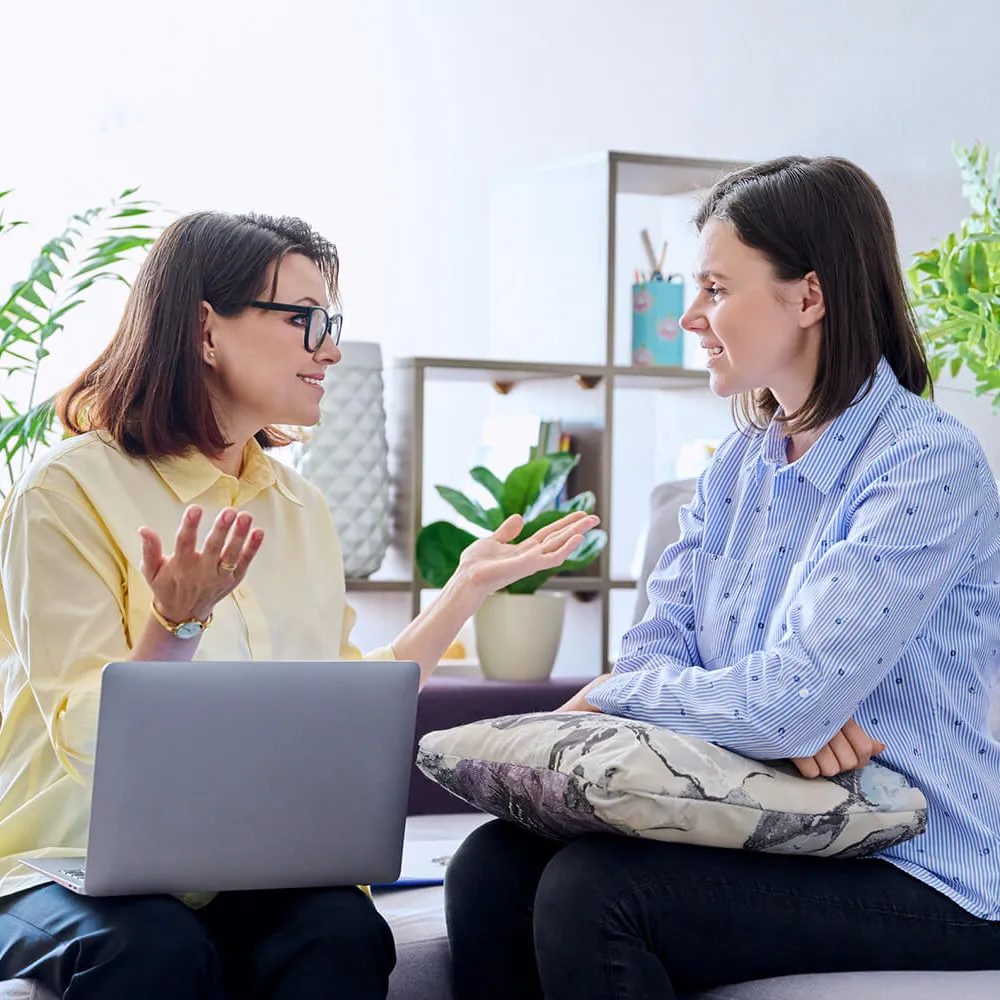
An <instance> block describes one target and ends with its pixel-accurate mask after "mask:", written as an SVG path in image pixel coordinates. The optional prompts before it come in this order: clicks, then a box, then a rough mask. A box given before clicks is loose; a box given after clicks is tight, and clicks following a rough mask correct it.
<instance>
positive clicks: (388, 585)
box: [346, 580, 413, 594]
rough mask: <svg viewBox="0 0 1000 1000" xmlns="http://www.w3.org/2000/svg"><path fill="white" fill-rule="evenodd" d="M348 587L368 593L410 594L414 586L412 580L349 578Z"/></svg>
mask: <svg viewBox="0 0 1000 1000" xmlns="http://www.w3.org/2000/svg"><path fill="white" fill-rule="evenodd" d="M346 583H347V589H348V590H349V591H351V590H353V591H356V592H358V593H368V594H408V593H409V592H410V590H411V589H412V587H413V583H412V581H410V580H347V581H346Z"/></svg>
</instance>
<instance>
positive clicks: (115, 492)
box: [0, 431, 394, 896]
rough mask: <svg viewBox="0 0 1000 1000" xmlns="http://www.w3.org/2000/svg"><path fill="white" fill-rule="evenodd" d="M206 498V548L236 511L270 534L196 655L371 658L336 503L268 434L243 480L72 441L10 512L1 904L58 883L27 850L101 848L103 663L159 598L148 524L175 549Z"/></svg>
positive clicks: (4, 615) (1, 739) (201, 460)
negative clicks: (190, 514) (145, 565)
mask: <svg viewBox="0 0 1000 1000" xmlns="http://www.w3.org/2000/svg"><path fill="white" fill-rule="evenodd" d="M191 503H198V504H200V505H201V506H202V507H203V508H204V512H205V513H204V516H203V517H202V521H201V525H200V533H199V544H201V543H203V542H204V538H205V535H206V534H207V533H208V530H209V528H210V526H211V525H212V523H213V521H214V520H215V517H216V515H217V514H218V513H219V511H220V510H222V509H223V508H224V507H227V506H232V507H236V508H239V509H242V510H247V511H249V512H250V513H251V514H253V516H254V527H259V528H263V529H264V542H263V545H262V546H261V549H260V551H259V552H258V554H257V556H256V558H255V559H254V561H253V563H252V564H251V566H250V570H249V572H248V574H247V576H246V579H245V580H244V581H243V583H242V584H241V585H240V586H239V587H238V588H237V589H236V590H235V591H234V592H233V593H232V594H231V595H230V596H229V597H227V598H226V599H225V600H223V601H221V602H220V603H219V604H218V605H217V606H216V608H215V617H214V619H213V621H212V624H211V625H210V626H209V628H208V629H207V630H206V631H205V632H204V634H203V635H202V637H201V642H200V645H199V646H198V649H197V651H196V653H195V657H194V659H195V660H196V661H197V660H240V659H248V660H249V659H258V660H328V659H329V660H332V659H361V653H360V651H359V650H358V649H357V648H356V647H354V646H353V645H352V644H351V642H350V638H349V637H350V632H351V628H352V627H353V625H354V620H355V615H354V611H353V610H352V609H351V608H350V607H349V606H348V605H347V603H346V600H345V592H344V591H345V587H344V570H343V559H342V556H341V551H340V543H339V541H338V539H337V534H336V531H335V530H334V526H333V520H332V518H331V517H330V513H329V510H328V508H327V506H326V503H325V501H324V500H323V497H322V496H321V495H320V493H319V491H318V490H317V489H316V488H315V487H313V486H311V485H310V484H309V483H308V482H306V481H305V480H304V479H303V478H302V477H301V476H299V475H298V474H297V473H295V472H294V471H293V470H291V469H290V468H288V467H286V466H285V465H283V464H281V463H280V462H277V461H275V460H274V459H272V458H269V457H268V456H267V454H266V453H265V452H264V451H263V450H262V449H261V448H260V447H259V446H258V445H257V443H256V442H255V441H251V442H250V444H249V445H248V446H247V449H246V452H245V453H244V460H243V470H242V473H241V475H240V478H239V479H235V478H234V477H232V476H229V475H226V474H225V473H222V472H220V471H219V470H218V469H217V468H216V467H215V466H214V465H213V464H212V463H211V462H210V461H209V460H208V459H207V458H205V457H204V456H203V455H201V454H199V453H194V454H191V455H188V456H185V457H183V458H170V459H164V460H158V461H149V460H146V459H134V458H131V457H129V456H128V455H126V454H125V453H124V452H123V451H122V450H121V449H120V448H119V447H118V446H117V445H116V444H115V443H114V442H113V441H112V440H111V439H110V438H109V437H108V436H107V435H106V434H104V433H103V432H100V431H96V432H91V433H89V434H84V435H82V436H80V437H76V438H72V439H70V440H67V441H64V442H63V443H62V444H60V445H59V446H58V447H57V448H55V449H54V450H53V451H52V452H50V453H49V454H47V455H46V456H45V457H44V458H43V459H41V460H40V461H39V462H38V463H36V464H35V465H34V466H33V467H32V468H31V469H30V470H29V471H28V472H27V474H26V475H25V476H24V477H23V478H22V480H21V481H20V482H19V483H18V484H17V486H16V487H15V489H14V490H13V491H12V492H11V494H10V495H9V497H8V499H7V502H6V503H5V504H4V507H3V510H2V513H0V521H2V523H0V656H2V660H0V683H2V685H3V689H2V699H3V700H2V712H3V714H2V724H0V896H2V895H7V894H9V893H13V892H18V891H20V890H22V889H26V888H28V887H30V886H34V885H40V884H42V883H44V882H45V881H46V878H45V876H44V875H41V874H40V873H38V872H35V871H33V870H32V869H29V868H26V867H25V866H24V865H21V864H18V863H17V861H16V859H17V858H18V857H28V856H30V857H58V856H75V855H81V854H83V853H84V852H85V850H86V843H87V827H88V820H89V810H90V779H91V775H92V770H93V759H94V741H95V737H96V733H97V708H98V698H99V690H100V677H101V668H102V667H103V666H104V664H105V663H108V662H109V661H112V660H121V659H126V658H127V657H128V656H129V650H130V649H131V646H132V642H133V638H136V639H137V638H138V637H139V635H140V634H141V633H142V630H143V629H144V627H145V625H146V621H147V619H148V616H149V608H150V602H151V600H152V594H151V592H150V589H149V586H148V585H147V583H146V581H145V580H144V579H143V577H142V574H141V573H140V572H139V561H140V557H141V546H140V539H139V535H138V533H137V531H138V528H139V527H140V526H141V525H148V526H149V527H151V528H153V529H154V530H155V531H156V532H157V533H158V534H159V535H160V537H161V538H162V540H163V545H164V550H165V551H166V552H168V553H169V552H170V551H172V549H173V540H174V536H175V534H176V531H177V527H178V525H179V523H180V518H181V513H182V512H183V510H184V509H185V507H187V506H188V505H189V504H191ZM368 658H369V659H378V660H385V659H393V658H394V657H393V652H392V649H391V647H387V648H385V649H379V650H376V651H374V652H372V653H371V654H369V657H368Z"/></svg>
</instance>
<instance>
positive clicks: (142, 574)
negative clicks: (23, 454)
mask: <svg viewBox="0 0 1000 1000" xmlns="http://www.w3.org/2000/svg"><path fill="white" fill-rule="evenodd" d="M337 277H338V257H337V251H336V249H335V248H334V246H333V245H332V244H330V243H328V242H327V241H326V240H324V239H323V238H322V237H320V236H319V235H317V234H316V233H314V232H313V231H312V230H311V229H309V227H308V226H306V225H305V224H304V223H302V222H300V221H299V220H296V219H274V218H268V217H264V216H256V215H241V216H235V215H225V214H221V213H214V212H207V213H199V214H195V215H190V216H187V217H185V218H182V219H180V220H178V221H176V222H174V223H173V224H172V225H171V226H170V227H169V228H168V229H167V230H166V231H165V232H164V233H163V234H162V236H160V238H159V239H158V240H157V241H156V243H155V245H154V246H153V248H152V249H151V251H150V253H149V255H148V256H147V258H146V260H145V261H144V263H143V265H142V267H141V269H140V271H139V274H138V277H137V278H136V281H135V284H134V285H133V287H132V290H131V292H130V294H129V297H128V302H127V305H126V308H125V314H124V317H123V319H122V322H121V325H120V326H119V328H118V331H117V333H116V334H115V336H114V337H113V338H112V340H111V343H110V344H109V345H108V347H107V348H106V349H105V350H104V352H103V353H102V354H101V355H100V357H98V358H97V360H96V361H95V362H94V363H93V364H91V365H90V366H89V367H88V368H87V369H86V370H85V371H84V372H83V374H82V375H80V377H79V378H78V379H77V380H76V382H74V383H73V385H71V386H70V387H69V388H68V389H66V390H65V392H63V393H62V394H61V396H60V397H59V399H58V405H57V411H58V415H59V418H60V420H61V421H62V423H63V424H64V425H65V427H66V428H67V430H68V431H69V432H70V436H69V438H68V439H67V440H65V441H64V442H62V443H61V444H60V445H59V446H58V447H56V448H55V449H54V450H53V451H52V452H50V453H49V454H48V455H46V456H45V457H44V458H43V459H42V460H41V461H40V462H38V463H36V464H35V465H34V466H33V467H32V468H31V469H30V470H29V471H28V473H27V474H26V475H25V476H24V478H23V479H22V480H21V482H20V483H18V485H17V487H16V488H15V489H14V490H13V491H12V493H11V495H10V497H9V498H8V501H7V503H6V505H5V506H4V509H3V513H2V518H0V584H2V592H0V598H2V600H0V609H2V614H0V639H2V640H3V649H2V651H0V652H2V654H3V659H2V661H0V676H2V683H3V703H2V712H3V726H2V729H0V979H10V978H16V977H19V976H30V977H32V978H35V979H38V980H40V981H42V982H43V983H45V984H46V985H47V986H48V987H49V988H50V989H52V990H53V991H54V992H56V993H57V994H59V995H60V996H63V995H64V996H66V997H68V998H72V1000H90V998H94V1000H118V998H121V1000H134V998H137V997H142V998H143V1000H159V998H163V1000H167V998H169V1000H178V998H181V997H183V998H185V1000H221V998H223V997H225V996H240V997H253V998H261V1000H263V998H272V1000H292V998H295V1000H298V998H300V997H321V996H332V995H334V994H336V996H338V997H340V998H343V1000H355V998H357V1000H361V998H364V1000H376V998H382V997H384V996H385V994H386V990H387V981H388V976H389V972H390V970H391V969H392V965H393V962H394V950H393V943H392V937H391V934H390V932H389V929H388V927H387V926H386V924H385V922H384V921H383V920H382V918H381V917H380V916H379V914H378V913H377V911H376V910H375V908H374V906H373V905H372V903H371V900H370V899H369V897H368V896H367V895H366V894H365V893H364V892H363V891H362V890H361V889H358V888H353V887H348V888H329V889H295V890H284V891H271V892H243V893H222V894H219V895H217V896H214V897H212V896H211V895H210V894H203V895H201V896H200V897H187V898H184V899H178V898H174V897H172V896H137V897H117V898H115V897H112V898H88V897H83V896H78V895H74V894H73V893H71V892H70V891H69V890H67V889H64V888H62V887H61V886H58V885H56V884H53V883H51V882H47V881H46V880H45V877H44V876H43V875H41V874H39V873H37V872H34V871H33V870H29V869H27V868H25V867H24V866H23V865H20V864H19V863H18V862H17V858H18V857H24V856H26V855H30V856H34V857H45V856H56V855H62V856H65V855H66V854H73V853H79V854H83V853H84V850H85V847H86V836H87V827H88V811H89V798H90V779H91V775H92V768H93V755H94V745H95V738H96V729H97V708H98V698H99V685H100V676H101V668H102V667H103V665H104V664H105V663H107V662H109V661H113V660H128V659H130V660H135V661H160V660H176V661H185V660H187V661H190V660H196V659H207V660H239V659H248V660H249V659H270V660H274V659H277V660H323V659H330V658H331V657H333V656H339V658H342V659H343V658H360V657H361V653H360V652H359V651H358V650H357V649H356V648H355V647H354V646H353V645H352V644H351V641H350V638H349V636H350V631H351V628H352V626H353V624H354V613H353V611H352V610H351V609H350V608H349V607H348V606H347V604H346V602H345V585H344V575H343V564H342V559H341V553H340V547H339V544H338V541H337V535H336V532H335V530H334V526H333V523H332V521H331V518H330V514H329V511H328V509H327V506H326V504H325V502H324V500H323V498H322V496H321V495H320V494H319V492H318V491H317V490H316V489H315V488H314V487H312V486H311V485H310V484H309V483H307V482H306V481H304V480H303V479H302V478H301V477H300V476H299V475H297V474H296V473H295V472H293V471H292V470H291V469H290V468H288V467H286V466H285V465H282V464H280V463H278V462H276V461H274V460H273V459H272V458H270V457H269V456H268V454H267V450H268V449H270V448H272V447H274V446H276V445H283V444H287V443H288V442H290V441H291V440H292V438H291V436H290V435H289V434H288V433H286V432H285V431H282V430H279V429H278V428H279V427H280V426H282V425H285V426H289V425H290V426H309V425H313V424H315V423H316V422H317V421H318V420H319V414H320V400H321V398H322V396H323V378H324V375H325V374H326V371H327V369H328V368H329V367H330V366H331V365H333V364H336V363H337V361H339V360H340V351H339V350H338V348H337V343H338V340H339V337H340V328H341V317H340V313H339V312H338V311H337V309H336V304H337V300H338V290H337ZM596 523H597V519H596V518H594V517H590V516H583V515H575V516H570V517H567V518H565V519H564V520H562V521H559V522H558V523H557V524H554V525H552V526H550V527H549V528H547V529H545V530H543V531H541V532H539V533H538V534H537V535H535V536H534V537H533V538H531V539H529V540H528V541H525V542H522V543H520V544H517V545H512V544H508V543H510V542H511V541H512V540H513V539H514V538H515V537H516V536H517V534H518V532H519V530H520V527H521V524H520V519H519V518H511V519H509V520H508V521H506V522H505V523H504V524H503V525H501V527H500V528H499V529H498V530H497V531H496V532H495V533H494V534H493V535H492V536H489V537H487V538H483V539H481V540H479V541H477V542H476V543H474V544H473V545H471V546H470V547H469V548H468V549H467V550H466V552H465V554H464V556H463V559H462V563H461V566H460V568H459V570H458V572H457V573H456V575H455V577H454V578H453V579H452V581H451V582H450V583H449V585H448V586H447V587H446V588H445V590H444V591H443V592H442V594H441V595H440V597H439V598H438V600H437V601H436V602H435V604H434V605H433V606H432V607H430V608H429V609H428V610H427V611H425V612H423V613H422V614H421V615H420V616H419V617H418V618H417V619H416V620H415V621H414V622H413V623H412V624H411V625H409V626H408V627H407V628H406V629H405V630H404V631H403V633H402V634H401V635H400V636H398V637H397V638H396V640H395V641H394V642H393V643H392V645H391V646H390V647H387V648H385V649H381V650H376V651H374V652H373V653H371V654H369V655H370V658H372V659H389V658H393V657H398V658H399V659H406V660H415V661H417V662H418V663H419V664H420V668H421V675H422V679H423V680H426V678H427V677H428V676H429V675H430V673H431V671H432V670H433V668H434V665H435V664H436V663H437V662H438V660H439V658H440V656H441V654H442V653H443V652H444V651H445V649H446V648H447V647H448V645H449V644H450V643H451V642H452V641H453V640H454V638H455V635H456V633H457V632H458V629H459V627H460V626H461V625H462V623H463V622H464V621H465V620H466V619H467V618H468V617H469V616H470V615H471V614H472V613H473V612H474V611H475V610H476V608H477V607H478V606H479V605H480V604H481V603H482V601H483V600H484V599H485V597H486V596H487V595H488V594H490V593H492V592H493V591H495V590H497V589H499V588H501V587H504V586H506V585H507V584H509V583H511V582H513V581H514V580H516V579H519V578H521V577H522V576H526V575H528V574H531V573H534V572H537V571H538V570H541V569H543V568H548V567H551V566H555V565H558V564H559V563H561V562H562V561H563V560H564V559H565V558H566V556H568V555H569V553H570V552H572V550H573V549H574V548H575V547H576V546H577V545H578V544H579V542H580V540H581V538H582V535H583V532H585V531H586V530H588V529H589V528H591V527H593V526H594V525H595V524H596ZM338 640H339V641H338ZM335 644H336V645H335ZM264 737H266V734H262V738H264ZM266 804H267V803H266V792H265V793H264V797H263V799H262V807H263V808H266Z"/></svg>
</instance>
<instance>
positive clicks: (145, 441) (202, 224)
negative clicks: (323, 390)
mask: <svg viewBox="0 0 1000 1000" xmlns="http://www.w3.org/2000/svg"><path fill="white" fill-rule="evenodd" d="M290 253H297V254H302V255H303V256H305V257H308V258H309V260H311V261H312V262H313V263H314V264H316V266H317V267H318V268H319V270H320V272H321V273H322V275H323V278H324V279H325V281H326V284H327V287H328V289H329V294H330V295H331V296H332V297H333V299H334V301H336V298H337V276H338V272H339V266H340V265H339V259H338V257H337V248H336V247H335V246H334V245H333V244H332V243H329V242H328V241H327V240H325V239H323V237H321V236H320V235H319V234H317V233H315V232H314V231H313V230H312V229H310V228H309V226H307V225H306V224H305V223H304V222H302V221H301V220H300V219H294V218H273V217H271V216H266V215H256V214H250V215H229V214H226V213H223V212H196V213H194V214H192V215H187V216H184V217H183V218H181V219H177V220H176V221H175V222H173V223H172V224H171V225H170V226H168V227H167V228H166V229H165V230H164V231H163V233H162V234H161V235H160V237H159V238H158V239H157V240H156V242H155V243H154V244H153V246H152V248H151V249H150V251H149V254H148V255H147V256H146V259H145V260H144V261H143V263H142V266H141V267H140V268H139V273H138V275H137V276H136V279H135V282H134V284H133V285H132V289H131V291H130V292H129V296H128V301H127V302H126V305H125V313H124V316H123V317H122V320H121V324H120V325H119V327H118V330H117V332H116V333H115V335H114V337H113V338H112V340H111V343H110V344H108V346H107V347H106V348H105V349H104V351H103V352H102V353H101V355H100V356H99V357H98V358H97V360H96V361H94V362H93V363H92V364H91V365H90V366H89V367H87V368H86V369H85V370H84V372H83V373H82V374H81V375H80V376H79V377H78V378H77V379H76V381H74V382H73V384H72V385H70V386H69V387H68V388H66V389H65V390H63V392H61V393H60V394H59V396H58V397H57V399H56V414H57V416H58V417H59V420H60V421H61V422H62V424H63V425H64V426H65V427H66V429H67V430H68V431H69V432H70V433H71V434H82V433H84V432H86V431H89V430H105V431H107V432H108V433H109V434H110V435H111V437H113V438H114V440H115V441H116V442H117V443H118V444H119V445H120V446H121V447H122V449H123V450H124V451H126V452H127V453H128V454H130V455H134V456H136V457H146V458H162V457H165V456H168V455H180V454H183V453H184V452H186V451H189V450H190V449H192V448H197V449H198V450H199V451H201V452H203V453H205V454H206V455H216V454H218V453H220V452H221V451H222V450H223V449H224V448H226V447H228V445H229V444H230V442H228V441H227V440H226V438H225V435H224V434H223V433H222V430H221V428H220V427H219V424H218V421H217V419H216V415H215V412H214V410H213V407H212V400H211V397H210V394H209V388H208V384H207V382H206V376H207V371H206V366H205V363H204V359H203V355H202V326H201V319H200V306H201V303H202V302H207V303H209V305H211V307H212V308H213V309H214V310H215V311H216V312H217V313H218V314H219V315H220V316H235V315H237V314H238V313H239V312H241V311H242V310H243V309H245V308H246V307H247V306H248V305H249V303H250V302H252V301H253V300H255V299H260V298H267V299H269V300H273V299H274V295H275V289H276V286H277V281H278V269H279V267H280V264H281V261H282V260H283V259H284V257H285V256H286V255H288V254H290ZM272 266H273V269H272V270H271V272H270V282H269V284H270V287H269V288H267V287H265V286H266V285H267V284H268V273H269V269H270V268H272ZM256 438H257V441H258V442H259V443H260V444H261V445H262V446H263V447H265V448H272V447H276V446H278V445H284V444H288V443H290V442H291V441H292V440H294V439H293V438H292V437H291V436H290V435H289V434H288V433H286V432H284V431H281V430H278V429H277V428H275V427H264V428H263V429H261V430H260V431H258V433H257V434H256Z"/></svg>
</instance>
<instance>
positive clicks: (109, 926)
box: [0, 885, 395, 1000]
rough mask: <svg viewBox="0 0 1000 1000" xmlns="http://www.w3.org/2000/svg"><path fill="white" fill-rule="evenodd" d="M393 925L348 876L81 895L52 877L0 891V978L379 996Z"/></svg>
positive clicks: (146, 993) (165, 991)
mask: <svg viewBox="0 0 1000 1000" xmlns="http://www.w3.org/2000/svg"><path fill="white" fill-rule="evenodd" d="M394 964H395V948H394V945H393V940H392V933H391V931H390V930H389V927H388V925H387V924H386V922H385V921H384V920H383V919H382V917H381V915H380V914H379V912H378V911H377V910H376V909H375V906H374V905H373V903H372V902H371V900H370V899H369V898H368V897H367V896H366V895H365V894H364V893H363V892H362V891H361V890H360V889H356V888H341V889H285V890H275V891H266V892H227V893H222V894H220V895H219V896H216V897H215V899H213V900H212V902H211V903H209V904H208V905H207V906H205V907H203V908H202V909H200V910H191V909H189V908H188V907H187V906H185V905H184V904H183V903H182V902H180V901H179V900H177V899H174V898H173V897H172V896H114V897H105V898H94V899H91V898H89V897H86V896H78V895H76V894H75V893H72V892H70V891H69V890H68V889H64V888H63V887H62V886H59V885H44V886H40V887H39V888H36V889H28V890H26V891H25V892H22V893H18V894H17V895H15V896H11V897H8V898H5V899H2V900H0V979H13V978H15V977H18V976H24V977H30V978H34V979H38V980H40V981H41V982H43V983H45V985H46V986H48V987H49V989H51V990H52V991H53V992H54V993H56V994H57V995H59V996H62V997H65V998H66V1000H138V998H140V997H141V998H142V1000H182V998H183V1000H223V998H228V1000H243V998H246V1000H264V998H268V1000H302V998H303V997H309V998H310V1000H312V998H314V997H315V998H317V1000H319V998H323V997H329V998H331V1000H333V998H337V1000H384V998H385V995H386V992H387V990H388V981H389V973H390V972H391V971H392V967H393V965H394Z"/></svg>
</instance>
